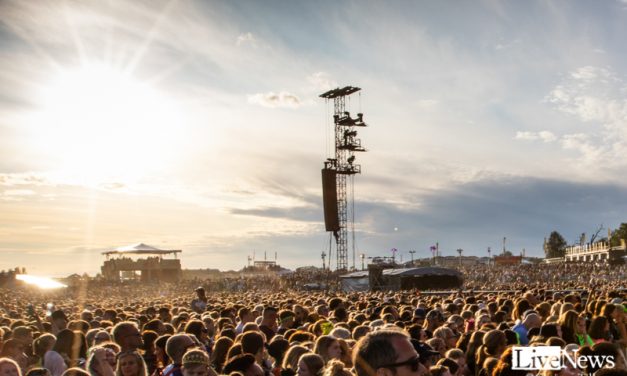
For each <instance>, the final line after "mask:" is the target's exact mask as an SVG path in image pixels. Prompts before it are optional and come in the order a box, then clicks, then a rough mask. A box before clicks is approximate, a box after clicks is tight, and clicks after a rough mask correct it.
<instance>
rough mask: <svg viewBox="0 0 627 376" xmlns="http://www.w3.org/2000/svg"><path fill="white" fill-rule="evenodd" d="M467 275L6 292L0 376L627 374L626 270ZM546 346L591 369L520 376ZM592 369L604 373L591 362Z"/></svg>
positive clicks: (543, 268)
mask: <svg viewBox="0 0 627 376" xmlns="http://www.w3.org/2000/svg"><path fill="white" fill-rule="evenodd" d="M462 271H463V273H464V276H465V287H466V288H465V289H460V290H459V291H455V292H446V293H439V294H438V293H426V292H424V291H416V290H413V291H376V292H342V291H338V290H324V291H304V290H301V289H299V288H298V287H299V286H300V285H301V284H302V283H303V282H306V281H309V282H312V281H315V279H312V278H320V277H319V276H313V275H303V278H302V279H301V278H300V277H297V276H294V275H291V276H290V277H289V278H287V279H286V278H281V277H276V278H272V277H268V276H264V277H259V278H258V279H255V278H248V279H247V280H245V282H242V283H241V285H240V286H239V287H238V288H236V289H231V288H224V289H220V288H216V284H215V281H212V282H210V281H203V280H194V281H185V282H181V283H177V284H171V283H158V284H147V283H141V282H133V283H105V282H103V281H99V282H93V283H85V284H84V285H81V286H73V287H72V288H67V289H61V290H56V291H42V290H37V289H35V288H33V287H28V286H23V285H20V284H15V285H12V286H6V287H3V288H0V298H1V299H0V376H79V375H81V376H82V375H88V376H148V375H151V376H214V375H236V376H295V375H298V376H397V375H398V376H406V375H415V376H418V375H433V376H506V375H514V376H518V375H520V376H523V375H527V374H529V373H531V374H542V375H564V376H571V375H580V374H582V373H585V374H591V373H596V374H597V375H600V376H601V375H605V376H608V375H623V376H624V375H627V361H626V360H625V351H626V349H627V313H626V312H627V290H625V285H624V284H625V280H626V279H625V276H626V275H627V274H626V269H625V267H624V266H614V267H611V266H607V265H591V264H552V265H534V266H520V265H518V266H505V267H500V266H494V265H489V266H488V265H486V266H474V267H465V268H464V269H462ZM308 273H311V272H308ZM324 277H325V278H327V280H332V279H333V276H329V275H325V276H324ZM231 282H233V281H231ZM199 285H200V287H198V286H199ZM222 286H226V287H229V286H230V284H228V283H224V282H223V285H222ZM242 286H243V287H242ZM482 290H484V291H482ZM488 290H489V291H488ZM538 346H558V347H559V348H560V349H561V350H563V352H564V354H577V355H578V356H581V357H583V359H584V361H583V362H579V363H576V364H571V363H569V362H562V363H563V364H561V366H560V367H559V369H555V370H542V371H539V370H535V371H534V370H520V369H516V368H519V367H517V366H516V356H514V349H515V348H523V349H524V348H535V347H538ZM595 357H596V358H598V359H602V360H604V362H603V361H602V362H594V361H586V359H587V360H589V359H593V358H595Z"/></svg>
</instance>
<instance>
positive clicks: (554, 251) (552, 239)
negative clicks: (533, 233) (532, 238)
mask: <svg viewBox="0 0 627 376" xmlns="http://www.w3.org/2000/svg"><path fill="white" fill-rule="evenodd" d="M565 248H566V240H564V237H563V236H562V235H560V233H559V232H557V231H553V232H552V233H551V235H549V240H548V241H547V242H546V248H545V249H544V253H545V255H546V258H554V257H564V254H565V253H566V251H565Z"/></svg>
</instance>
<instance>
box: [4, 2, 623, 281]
mask: <svg viewBox="0 0 627 376" xmlns="http://www.w3.org/2000/svg"><path fill="white" fill-rule="evenodd" d="M0 12H1V13H2V14H3V17H2V19H0V45H1V46H2V49H0V57H1V59H0V67H1V68H2V69H1V70H0V213H2V214H1V215H0V269H7V268H14V267H16V266H20V267H22V266H23V267H26V269H27V270H28V271H29V273H33V274H37V275H59V274H65V275H69V274H72V273H75V272H77V273H79V274H82V273H83V272H87V273H88V274H96V273H98V271H99V270H100V266H101V265H102V261H103V260H104V257H102V256H101V255H100V252H102V251H106V250H110V249H114V248H117V247H120V246H124V245H126V244H134V243H138V242H144V243H147V244H151V245H154V246H156V247H159V248H176V249H182V250H183V251H184V252H185V255H183V256H182V257H181V260H182V267H183V268H188V269H189V268H190V266H194V267H198V268H216V269H220V270H228V269H231V270H238V269H241V268H242V267H243V266H245V265H246V260H247V257H249V256H252V255H253V252H256V254H257V256H258V255H259V254H260V253H263V252H264V251H267V252H268V253H269V254H272V253H273V252H278V254H279V256H280V257H279V260H281V261H280V262H279V263H280V264H281V265H282V266H285V267H287V268H290V269H294V268H295V267H296V266H297V265H320V264H321V257H320V254H321V252H323V251H325V252H328V244H329V233H327V232H325V231H324V217H323V211H322V184H321V178H320V170H321V169H322V167H323V162H324V161H325V159H326V158H327V157H329V156H330V153H331V147H330V145H331V144H332V140H331V137H330V134H331V132H332V131H331V127H330V124H331V123H332V117H331V115H332V109H330V108H329V105H328V104H327V103H325V101H324V100H322V99H321V98H318V95H319V94H321V93H323V92H325V91H326V90H328V89H331V88H335V87H342V86H347V85H352V86H357V87H360V88H361V92H360V93H359V95H357V94H355V95H353V96H354V98H351V101H348V102H347V106H348V109H349V111H351V113H356V112H363V113H364V121H365V122H366V123H367V124H368V127H367V128H365V129H363V130H360V131H359V137H360V139H361V141H362V143H363V145H364V147H365V148H366V149H367V150H368V152H367V153H363V154H360V155H358V156H357V157H358V158H357V163H359V164H361V166H362V174H360V175H357V176H356V177H355V184H354V186H355V238H356V251H355V253H356V255H355V259H356V261H355V263H354V265H355V266H358V265H359V264H360V261H359V255H360V254H361V253H364V254H366V255H367V256H386V255H389V254H390V250H391V249H393V248H395V249H398V250H399V254H403V255H404V256H403V257H404V258H406V259H407V260H409V257H410V256H409V254H408V251H409V250H415V251H416V253H415V255H414V258H416V259H418V258H427V257H429V255H430V254H431V252H430V247H431V246H433V245H435V244H436V243H438V244H439V247H440V250H441V251H442V253H451V254H453V253H455V250H456V249H458V248H461V249H463V250H464V256H466V255H467V256H473V255H474V256H478V257H482V256H486V255H487V249H488V247H491V249H492V250H493V253H494V252H499V251H500V250H501V249H502V248H503V238H506V249H507V250H508V251H511V252H512V253H514V254H518V253H519V252H521V251H522V250H523V249H524V250H525V252H526V254H527V255H528V256H535V257H542V256H543V254H544V253H543V250H542V243H543V240H544V238H546V237H548V236H549V234H550V233H551V232H552V231H558V232H559V233H560V234H562V236H563V237H564V238H565V239H566V241H567V242H568V243H569V244H572V243H575V242H578V241H579V237H580V236H581V234H582V233H586V234H587V235H588V237H589V236H590V235H592V234H594V233H595V231H597V229H598V228H599V227H601V226H602V227H603V230H602V231H601V233H600V234H601V237H603V236H605V235H606V234H607V231H608V230H614V229H616V228H618V227H619V225H620V224H621V223H623V222H627V217H626V216H625V214H624V213H626V212H627V189H626V188H627V183H626V182H625V180H624V179H623V175H624V173H625V171H627V159H625V157H624V156H625V155H627V47H626V46H625V44H624V42H623V40H622V39H623V38H622V36H623V35H627V0H612V1H606V2H601V3H591V2H587V1H583V0H580V1H566V0H558V1H550V2H546V1H528V2H516V1H503V2H495V1H490V0H485V1H479V2H473V3H464V2H453V1H447V2H435V3H413V2H407V1H394V2H391V3H386V4H381V3H378V2H374V1H367V2H354V1H341V2H331V1H323V2H319V3H315V4H314V3H310V2H304V1H295V2H289V3H283V2H278V1H269V2H264V3H263V4H261V3H258V2H254V1H242V2H219V1H212V2H203V1H199V0H189V1H171V0H160V1H137V2H132V3H128V2H124V1H119V0H114V1H110V2H107V4H103V3H102V2H98V1H93V0H90V1H85V2H64V3H59V4H57V3H54V2H36V3H33V2H20V1H5V2H2V3H0ZM333 254H334V255H335V252H333ZM399 254H397V258H398V257H399ZM352 260H353V256H352V254H350V253H349V266H352V265H353V261H352ZM328 261H329V260H328V259H327V263H328ZM334 264H335V260H333V265H334ZM77 270H78V271H77Z"/></svg>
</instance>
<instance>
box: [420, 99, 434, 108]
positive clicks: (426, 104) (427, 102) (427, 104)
mask: <svg viewBox="0 0 627 376" xmlns="http://www.w3.org/2000/svg"><path fill="white" fill-rule="evenodd" d="M439 103H440V101H438V100H435V99H419V100H418V101H416V104H417V105H418V107H421V108H432V107H435V106H437V105H438V104H439Z"/></svg>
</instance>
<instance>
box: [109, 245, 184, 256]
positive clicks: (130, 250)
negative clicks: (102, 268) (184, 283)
mask: <svg viewBox="0 0 627 376" xmlns="http://www.w3.org/2000/svg"><path fill="white" fill-rule="evenodd" d="M181 252H182V251H181V250H180V249H159V248H156V247H153V246H150V245H148V244H144V243H137V244H132V245H127V246H124V247H119V248H116V249H114V250H112V251H107V252H102V254H103V255H107V256H109V255H126V254H132V255H166V254H169V253H174V254H177V253H181Z"/></svg>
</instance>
